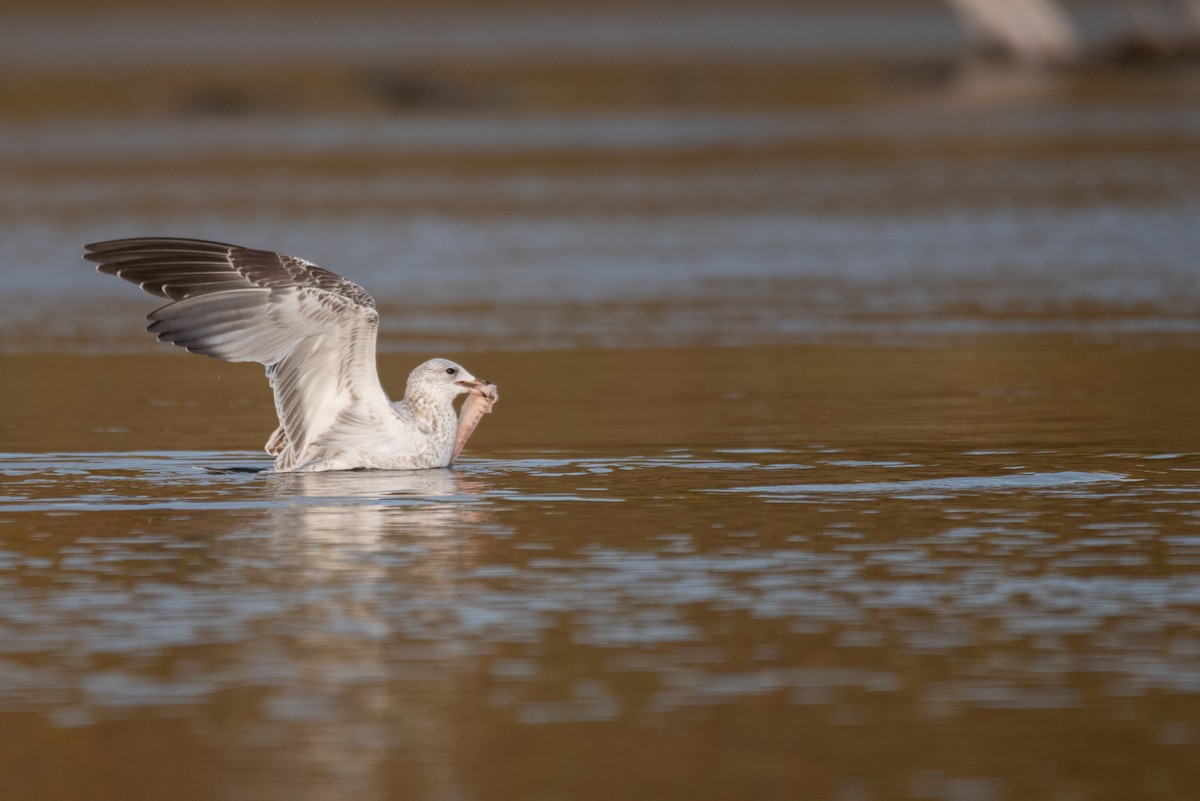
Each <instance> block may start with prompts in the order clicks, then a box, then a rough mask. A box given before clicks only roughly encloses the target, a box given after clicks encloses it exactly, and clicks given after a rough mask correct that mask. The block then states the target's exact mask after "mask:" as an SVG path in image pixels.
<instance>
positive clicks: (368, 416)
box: [84, 238, 498, 472]
mask: <svg viewBox="0 0 1200 801" xmlns="http://www.w3.org/2000/svg"><path fill="white" fill-rule="evenodd" d="M84 250H85V253H84V258H85V259H87V260H88V261H91V262H95V263H96V265H97V268H96V269H98V270H99V271H100V272H102V273H107V274H109V275H116V276H118V277H120V278H124V279H125V280H126V281H131V282H133V283H135V284H137V285H139V286H140V287H141V288H142V289H144V290H146V291H147V292H149V293H150V294H152V295H156V296H158V297H160V298H166V299H168V300H170V301H171V302H170V303H168V304H167V305H165V306H162V307H161V308H159V309H156V310H155V311H153V312H151V313H150V314H149V315H148V318H147V319H149V320H150V321H151V322H150V326H149V330H150V331H151V332H153V333H155V334H157V335H158V338H159V339H160V340H163V341H165V342H171V343H173V344H175V345H179V346H181V347H184V348H187V349H188V350H189V351H191V352H192V353H202V354H204V355H206V356H213V357H216V358H218V359H225V360H227V361H231V362H259V363H261V364H263V365H266V368H267V380H268V381H270V382H271V388H272V390H274V393H275V411H276V412H277V413H278V415H279V428H277V429H276V430H275V433H273V434H272V435H271V437H270V439H269V440H267V445H266V450H267V453H270V454H272V455H273V456H274V457H275V469H276V470H277V471H281V472H283V471H317V470H350V469H357V468H375V469H383V470H413V469H424V468H433V467H448V466H449V465H450V464H452V463H453V462H454V460H455V459H456V458H457V457H458V453H459V451H461V450H462V446H463V444H465V442H466V439H467V438H468V437H470V435H471V432H472V431H474V429H475V426H476V425H477V424H478V422H479V419H480V417H481V416H482V415H483V414H484V413H486V412H489V411H491V407H492V404H493V403H495V401H496V400H497V399H498V395H497V392H496V387H495V386H494V385H492V384H489V383H488V382H487V381H485V380H482V379H477V378H475V376H473V375H471V374H470V373H469V372H467V371H466V370H465V369H464V368H463V367H461V366H460V365H457V364H455V363H454V362H452V361H449V360H447V359H431V360H430V361H427V362H425V363H424V364H421V365H418V366H417V368H416V369H415V370H413V371H412V373H411V374H410V375H409V376H408V383H407V385H406V387H405V390H404V398H403V400H401V401H399V402H397V403H393V402H392V401H390V400H389V399H388V397H387V395H386V394H385V393H384V391H383V387H382V386H381V385H380V383H379V375H378V373H377V372H376V368H375V339H376V334H377V332H378V330H379V314H378V313H377V312H376V310H375V301H374V300H373V299H372V298H371V296H370V295H369V294H367V292H366V290H364V289H363V288H362V287H360V286H358V285H357V284H354V283H351V282H350V281H347V280H346V279H345V278H342V277H341V276H340V275H337V274H336V273H332V272H330V271H329V270H325V269H322V268H321V267H318V266H317V265H315V264H312V263H311V262H308V261H305V260H304V259H298V258H295V257H294V256H286V255H284V254H282V253H273V252H271V251H267V250H252V249H250V248H243V247H238V246H237V245H227V244H223V243H220V242H208V241H204V240H198V239H175V238H142V239H116V240H112V241H108V242H96V243H94V244H91V245H85V246H84ZM465 393H469V394H470V395H473V396H475V397H472V398H469V402H466V403H464V404H463V414H462V417H461V420H460V419H459V418H458V417H457V416H456V415H455V412H454V405H453V402H454V399H455V398H456V397H457V396H459V395H462V394H465Z"/></svg>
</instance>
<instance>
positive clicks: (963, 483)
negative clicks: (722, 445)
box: [707, 470, 1131, 497]
mask: <svg viewBox="0 0 1200 801" xmlns="http://www.w3.org/2000/svg"><path fill="white" fill-rule="evenodd" d="M1129 480H1131V479H1130V478H1129V477H1128V476H1125V475H1122V474H1120V473H1091V472H1083V471H1077V470H1063V471H1059V472H1053V473H1017V474H1015V475H1008V476H954V477H948V478H927V479H915V480H912V481H857V482H850V483H841V484H785V485H777V486H758V487H728V488H723V489H715V490H707V491H708V492H743V493H751V494H755V495H766V496H770V497H799V496H810V495H829V494H847V493H855V494H864V495H929V494H939V493H956V492H1007V491H1012V490H1053V489H1061V488H1065V487H1073V486H1077V485H1080V484H1097V483H1101V482H1110V481H1129Z"/></svg>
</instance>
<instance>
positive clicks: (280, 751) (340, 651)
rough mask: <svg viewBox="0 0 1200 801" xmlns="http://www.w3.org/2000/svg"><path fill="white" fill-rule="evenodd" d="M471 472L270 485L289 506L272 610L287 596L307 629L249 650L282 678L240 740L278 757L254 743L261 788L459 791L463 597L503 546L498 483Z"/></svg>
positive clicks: (465, 673)
mask: <svg viewBox="0 0 1200 801" xmlns="http://www.w3.org/2000/svg"><path fill="white" fill-rule="evenodd" d="M465 472H466V471H464V470H449V469H445V470H419V471H352V472H328V473H306V474H280V475H270V476H265V477H264V478H265V480H266V481H267V483H268V484H269V486H270V489H271V491H272V492H273V493H274V494H275V496H276V497H277V498H278V500H279V505H278V507H277V508H276V509H274V510H273V511H272V517H271V521H272V527H273V529H274V532H273V536H272V537H271V538H270V546H269V547H270V550H271V551H272V553H271V554H270V556H269V557H267V558H266V560H267V563H269V564H270V565H271V569H272V572H273V573H275V575H274V576H273V578H272V580H273V581H277V582H280V583H282V584H285V585H286V586H287V591H286V592H283V593H281V592H276V593H275V598H277V599H278V598H279V597H280V595H283V597H284V598H286V597H287V596H289V595H290V596H291V603H293V604H294V606H295V609H294V611H293V612H292V614H291V615H290V617H291V620H292V622H293V623H295V622H296V621H307V623H304V624H302V625H301V626H299V627H295V628H293V627H291V626H289V629H290V630H289V632H288V633H287V634H286V635H285V636H282V637H280V636H270V637H267V638H264V639H263V640H260V641H258V642H248V643H245V644H244V645H243V650H244V654H245V656H244V658H245V659H246V660H247V661H248V662H250V663H252V666H253V668H254V669H255V672H258V673H263V674H265V675H277V676H280V677H282V676H287V678H286V680H284V681H278V682H272V683H271V684H270V686H269V687H268V688H267V690H268V697H267V699H266V701H265V702H264V703H263V704H262V707H261V709H262V711H261V715H262V718H263V719H262V720H260V721H257V722H256V723H257V725H256V726H253V727H246V728H244V729H243V730H248V731H256V732H259V733H260V736H262V737H263V738H264V739H265V740H267V741H269V742H270V744H271V746H273V747H267V748H263V745H264V743H263V742H257V743H251V742H247V743H244V745H246V746H257V747H255V748H252V749H250V750H253V751H254V752H255V753H256V763H255V768H254V771H253V773H254V775H255V776H263V777H266V776H274V777H276V778H278V777H280V776H292V775H303V776H305V777H306V780H305V781H304V782H303V783H298V786H296V787H295V788H293V789H294V790H295V794H294V795H292V796H290V797H292V798H297V799H306V798H312V799H317V798H329V797H360V798H362V797H381V794H386V792H387V789H388V787H391V786H394V785H395V784H396V783H397V782H403V783H404V784H405V785H407V786H423V787H426V788H429V789H430V790H431V791H432V792H433V794H434V795H435V796H442V795H444V794H446V793H450V792H452V791H453V790H454V789H455V788H458V787H462V786H463V784H464V782H463V776H462V775H461V774H462V772H463V766H462V765H461V764H460V763H459V760H458V759H457V758H456V756H455V755H456V753H457V751H458V749H457V747H456V743H457V740H458V733H457V731H456V728H455V723H454V721H455V716H454V715H452V714H447V710H448V709H452V708H453V705H454V703H455V700H456V699H457V698H461V697H462V696H463V695H464V692H463V687H462V683H463V682H464V681H471V680H472V679H471V676H472V674H473V672H474V670H475V669H476V668H475V667H473V666H477V663H478V660H477V659H471V658H469V657H471V656H473V655H475V656H478V654H473V653H472V652H473V651H475V650H477V649H478V646H479V643H476V642H471V641H468V640H466V639H464V638H463V636H462V634H461V633H462V631H463V627H462V624H461V622H460V620H459V619H458V618H459V617H461V616H462V615H464V614H469V612H468V611H466V610H464V609H463V608H461V607H463V605H464V602H467V603H466V605H467V606H470V603H469V601H470V598H471V597H473V596H472V594H471V593H468V594H467V596H466V597H465V598H464V596H463V593H462V584H463V581H464V577H465V576H467V575H469V574H470V573H471V572H473V571H474V570H476V569H477V568H478V567H479V566H480V565H481V564H482V563H483V562H484V561H486V559H487V556H486V554H487V551H488V550H489V549H490V548H492V547H494V544H495V543H497V542H498V541H500V540H501V539H502V538H503V537H504V536H505V534H506V533H507V532H506V530H505V529H503V528H501V527H500V526H499V525H498V524H497V523H496V521H495V519H494V514H493V513H492V512H491V510H490V507H489V506H488V505H486V504H484V503H483V502H482V499H483V496H484V494H485V493H487V492H488V491H490V490H491V489H492V487H491V485H490V482H488V481H487V480H485V479H482V478H479V477H478V476H472V475H469V474H464V473H465ZM281 567H282V568H283V569H284V570H285V571H286V573H285V574H284V575H280V574H279V573H278V572H277V571H278V570H279V569H280V568H281ZM248 667H249V666H248ZM276 667H278V671H277V670H276ZM264 762H269V763H273V764H270V765H265V764H264ZM298 771H299V772H300V773H299V774H298V773H297V772H298Z"/></svg>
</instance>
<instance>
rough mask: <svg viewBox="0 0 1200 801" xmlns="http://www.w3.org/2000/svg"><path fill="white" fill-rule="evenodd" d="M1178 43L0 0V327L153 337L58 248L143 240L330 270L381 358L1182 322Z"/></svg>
mask: <svg viewBox="0 0 1200 801" xmlns="http://www.w3.org/2000/svg"><path fill="white" fill-rule="evenodd" d="M996 9H1001V11H1000V13H997V12H996ZM1004 9H1008V11H1007V12H1005V11H1004ZM1198 30H1200V23H1198V22H1197V17H1196V11H1195V4H1194V3H1189V2H1188V1H1187V0H1162V1H1161V2H1158V1H1157V0H1140V1H1139V2H1136V3H1130V2H1119V1H1113V2H1109V1H1108V0H1094V1H1092V2H1084V1H1082V0H1080V1H1079V2H1065V3H1062V4H1061V5H1054V4H1051V3H1046V2H1043V1H1042V0H1020V2H1012V3H989V2H986V0H952V1H951V2H940V1H935V0H911V1H905V2H899V1H895V2H869V1H868V0H858V1H857V2H844V3H832V2H816V1H813V2H798V1H793V2H775V3H772V2H756V3H749V4H744V3H738V4H732V3H725V4H722V3H682V2H676V3H672V2H656V3H651V4H645V3H632V2H630V3H622V2H616V3H604V4H600V3H595V2H583V1H582V0H580V1H579V2H560V3H549V2H546V3H506V2H466V3H462V2H459V3H382V2H380V3H370V2H354V3H338V4H332V3H320V2H315V1H314V2H251V3H233V2H230V3H221V2H217V3H209V2H204V3H199V2H196V3H172V4H163V3H150V2H144V3H143V2H128V3H111V2H109V3H93V2H83V1H82V0H80V2H58V3H42V2H37V3H35V2H32V1H31V0H14V2H10V3H7V4H6V5H5V8H4V10H3V12H0V53H2V56H0V174H2V175H3V178H2V179H0V283H2V285H3V287H4V293H3V298H2V299H0V336H2V337H3V339H2V340H0V341H2V342H3V345H4V347H5V348H7V349H9V350H13V349H16V350H23V349H30V348H32V349H42V348H47V347H50V348H58V347H67V348H71V349H74V348H80V347H90V346H91V345H90V344H89V343H95V342H96V341H97V340H96V339H95V337H102V338H103V339H104V342H105V343H106V344H105V345H104V347H105V348H109V347H130V348H135V349H137V348H149V347H152V343H150V342H147V341H146V340H145V338H142V337H138V338H134V339H131V340H129V341H128V342H120V341H119V340H121V338H122V336H123V335H124V334H126V333H128V331H129V327H128V326H127V325H126V323H127V321H128V320H129V319H130V318H129V316H128V315H129V314H130V313H131V312H133V311H135V310H137V309H140V308H144V305H145V300H144V299H141V298H137V297H136V296H135V295H132V294H131V293H130V292H129V291H128V288H127V287H124V286H120V285H119V284H118V282H113V281H106V280H102V279H101V277H99V276H96V275H94V274H92V273H91V272H90V270H89V269H88V268H87V267H86V265H84V264H82V263H81V262H80V261H79V260H78V251H79V246H80V245H81V244H82V243H83V242H87V241H94V240H98V239H105V238H116V237H122V236H134V235H149V234H169V235H185V236H198V237H207V238H213V239H218V240H222V241H232V242H235V243H238V244H245V245H248V246H252V247H266V248H273V249H278V250H282V251H284V252H289V253H292V254H296V255H301V256H304V257H306V258H309V259H311V260H314V261H316V262H317V263H319V264H322V265H324V266H326V267H329V268H330V269H333V270H335V271H338V272H342V273H344V274H346V275H348V276H350V277H351V278H352V279H354V280H356V281H358V282H360V283H362V284H363V285H365V286H366V287H368V288H369V290H370V291H371V292H372V293H374V294H375V295H376V297H377V299H378V300H379V301H380V303H381V305H382V306H384V307H385V308H386V309H387V310H388V313H386V314H385V315H384V325H385V330H384V332H383V344H384V347H385V348H388V349H411V350H421V351H424V350H429V349H438V348H445V347H457V348H479V347H485V346H486V347H491V348H545V347H551V348H558V347H577V346H581V345H618V346H624V345H630V344H639V345H647V344H664V345H681V344H699V345H705V344H724V345H730V344H751V343H760V342H767V341H769V342H775V343H787V342H802V341H811V340H814V339H816V340H826V339H829V338H831V337H834V338H844V337H851V338H864V337H865V338H873V337H879V336H884V337H893V336H897V335H904V336H915V337H922V336H938V335H941V334H945V333H961V332H996V331H1031V330H1038V331H1045V330H1052V331H1060V330H1065V331H1072V332H1084V333H1088V332H1092V333H1098V334H1100V335H1104V334H1106V333H1110V332H1112V331H1114V330H1139V331H1146V330H1150V331H1155V330H1170V331H1173V332H1178V331H1179V330H1180V329H1186V330H1189V331H1192V330H1194V329H1195V326H1196V321H1195V316H1194V310H1195V308H1196V306H1197V302H1200V283H1198V281H1197V265H1196V261H1195V254H1196V253H1197V252H1200V225H1197V224H1196V222H1195V221H1196V219H1197V203H1198V195H1197V192H1198V188H1200V174H1198V173H1200V160H1198V159H1197V158H1196V153H1197V144H1198V140H1200V109H1198V107H1197V104H1196V100H1197V96H1198V95H1200V83H1198V74H1200V70H1197V68H1196V53H1197V47H1196V42H1197V31H1198ZM98 298H103V299H104V303H102V304H97V303H95V302H94V301H95V300H96V299H98ZM139 304H140V305H139ZM113 321H119V323H118V324H117V325H116V326H113V325H112V322H113Z"/></svg>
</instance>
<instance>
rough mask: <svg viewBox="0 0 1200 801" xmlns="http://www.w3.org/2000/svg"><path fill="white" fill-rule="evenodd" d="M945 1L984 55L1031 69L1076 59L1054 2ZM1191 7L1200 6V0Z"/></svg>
mask: <svg viewBox="0 0 1200 801" xmlns="http://www.w3.org/2000/svg"><path fill="white" fill-rule="evenodd" d="M947 2H949V3H950V5H951V7H952V8H953V9H954V10H955V11H956V12H957V13H958V15H959V17H960V18H961V19H962V22H963V26H964V27H965V28H966V29H967V31H968V33H969V34H970V35H971V36H972V37H973V38H975V39H976V40H977V41H979V42H980V44H981V45H982V48H983V50H984V51H985V52H989V53H993V54H997V55H1000V56H1003V57H1004V58H1006V59H1009V60H1011V61H1013V62H1016V63H1019V64H1026V65H1030V66H1046V65H1053V64H1069V63H1072V62H1074V61H1077V60H1078V59H1079V55H1080V47H1079V39H1078V37H1077V35H1076V33H1075V29H1074V27H1073V26H1072V25H1071V20H1070V19H1069V18H1068V17H1067V15H1066V13H1065V12H1063V10H1062V9H1061V8H1059V6H1058V4H1057V3H1056V2H1055V0H947ZM1193 5H1200V0H1195V2H1193ZM1197 10H1198V11H1200V9H1197Z"/></svg>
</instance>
